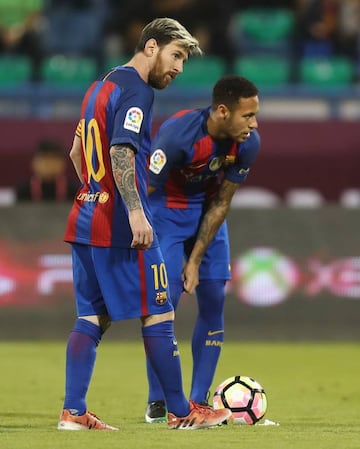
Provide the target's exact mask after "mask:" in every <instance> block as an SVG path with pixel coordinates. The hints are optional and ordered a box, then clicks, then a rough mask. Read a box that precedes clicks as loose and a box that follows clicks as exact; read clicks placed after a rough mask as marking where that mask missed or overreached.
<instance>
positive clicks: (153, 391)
mask: <svg viewBox="0 0 360 449" xmlns="http://www.w3.org/2000/svg"><path fill="white" fill-rule="evenodd" d="M170 292H171V302H172V304H173V306H174V309H175V310H176V307H177V305H178V303H179V300H180V296H181V293H182V292H183V284H182V283H171V282H170ZM146 370H147V378H148V383H149V397H148V402H149V403H150V402H153V401H165V395H164V392H163V390H162V387H161V384H160V382H159V379H158V377H157V375H156V373H155V371H154V370H153V368H152V366H151V363H150V361H149V359H148V357H146Z"/></svg>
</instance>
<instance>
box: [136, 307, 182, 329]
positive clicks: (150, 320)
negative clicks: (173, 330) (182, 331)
mask: <svg viewBox="0 0 360 449" xmlns="http://www.w3.org/2000/svg"><path fill="white" fill-rule="evenodd" d="M174 319H175V313H174V311H171V312H166V313H161V314H159V315H148V316H145V317H141V323H142V325H143V326H144V327H146V326H152V325H153V324H158V323H162V322H163V321H174Z"/></svg>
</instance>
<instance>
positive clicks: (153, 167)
mask: <svg viewBox="0 0 360 449" xmlns="http://www.w3.org/2000/svg"><path fill="white" fill-rule="evenodd" d="M175 128H176V126H175V127H174V126H171V125H168V124H166V123H165V124H164V125H162V126H161V127H160V129H159V131H158V132H157V134H156V135H155V137H154V139H153V141H152V145H151V153H150V159H149V184H150V185H151V186H154V187H160V186H162V185H164V184H165V183H166V180H167V178H168V176H169V173H170V171H171V169H172V168H174V167H176V168H181V167H182V166H184V165H185V164H186V160H187V153H186V150H185V149H184V142H183V141H182V137H181V136H179V134H178V133H177V132H176V129H175Z"/></svg>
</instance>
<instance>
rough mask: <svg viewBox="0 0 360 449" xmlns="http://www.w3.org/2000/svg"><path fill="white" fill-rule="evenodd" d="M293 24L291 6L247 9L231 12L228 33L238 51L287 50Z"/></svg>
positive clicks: (293, 17) (293, 18) (289, 44)
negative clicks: (233, 13)
mask: <svg viewBox="0 0 360 449" xmlns="http://www.w3.org/2000/svg"><path fill="white" fill-rule="evenodd" d="M294 27H295V16H294V13H293V11H291V10H290V9H287V8H248V9H245V10H244V11H239V12H237V13H236V14H235V15H234V17H233V20H232V26H231V32H230V34H231V37H232V40H233V42H234V45H235V48H236V49H237V50H238V51H239V52H241V53H251V52H253V51H256V50H265V49H268V50H274V51H277V52H279V51H282V52H288V51H289V50H290V46H291V36H292V34H293V31H294Z"/></svg>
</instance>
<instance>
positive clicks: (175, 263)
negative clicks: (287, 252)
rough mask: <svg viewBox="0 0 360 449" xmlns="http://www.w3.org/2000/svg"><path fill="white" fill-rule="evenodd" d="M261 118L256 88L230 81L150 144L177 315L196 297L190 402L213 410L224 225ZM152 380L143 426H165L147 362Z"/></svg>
mask: <svg viewBox="0 0 360 449" xmlns="http://www.w3.org/2000/svg"><path fill="white" fill-rule="evenodd" d="M258 110H259V99H258V89H257V87H256V86H255V85H254V84H253V83H252V82H251V81H249V80H247V79H245V78H242V77H239V76H232V75H230V76H226V77H223V78H221V79H220V80H219V81H218V82H217V83H216V84H215V86H214V89H213V95H212V104H211V106H210V107H207V108H205V109H198V110H185V111H180V112H179V113H177V114H176V115H174V116H173V117H171V118H170V119H168V120H166V121H165V122H164V123H163V124H162V126H161V127H160V129H159V131H158V133H157V135H156V136H155V138H154V140H153V144H152V154H151V158H150V167H149V170H150V171H149V192H150V193H151V194H150V203H151V210H152V213H153V217H154V228H155V230H156V232H157V234H158V237H159V240H160V247H161V249H162V252H163V255H164V259H165V263H166V266H167V269H168V270H167V272H168V277H169V285H170V292H171V298H172V301H173V304H174V307H175V309H176V307H177V305H178V302H179V299H180V296H181V294H182V292H183V291H184V290H185V291H186V292H188V293H192V292H193V291H194V290H195V289H196V296H197V302H198V316H197V320H196V324H195V329H194V332H193V336H192V355H193V374H192V385H191V393H190V398H191V399H192V400H193V401H195V402H196V403H199V404H207V399H208V392H209V389H210V386H211V383H212V381H213V378H214V374H215V370H216V366H217V362H218V359H219V356H220V351H221V347H222V344H223V340H224V301H225V284H226V281H227V280H228V279H230V256H229V241H228V232H227V225H226V221H225V217H226V214H227V212H228V210H229V207H230V202H231V199H232V197H233V194H234V193H235V191H236V190H237V188H238V186H239V184H240V183H242V182H244V181H245V180H246V177H247V176H248V173H249V171H250V168H251V166H252V165H253V163H254V161H255V159H256V157H257V154H258V151H259V149H260V137H259V133H258V132H257V130H256V128H257V126H258V125H257V119H256V114H257V113H258ZM152 192H153V193H152ZM184 259H185V261H186V263H185V265H184V266H183V261H184ZM148 380H149V387H150V389H149V398H148V406H147V409H146V413H145V420H146V422H149V423H151V422H160V421H163V420H164V419H165V413H166V408H165V402H164V395H163V392H162V389H161V385H160V383H159V382H158V379H157V375H156V374H155V371H154V370H153V369H152V367H151V363H149V362H148Z"/></svg>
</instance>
